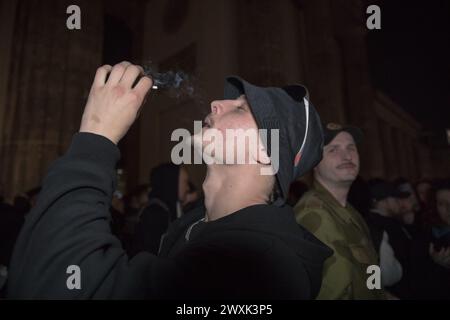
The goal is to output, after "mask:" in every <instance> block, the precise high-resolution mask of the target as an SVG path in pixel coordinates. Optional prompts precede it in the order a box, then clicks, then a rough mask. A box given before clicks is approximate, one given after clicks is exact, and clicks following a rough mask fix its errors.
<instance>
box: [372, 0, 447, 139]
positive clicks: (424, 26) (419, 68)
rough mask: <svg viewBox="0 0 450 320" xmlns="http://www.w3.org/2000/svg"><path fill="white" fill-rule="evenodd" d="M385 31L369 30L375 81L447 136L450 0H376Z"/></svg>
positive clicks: (382, 27)
mask: <svg viewBox="0 0 450 320" xmlns="http://www.w3.org/2000/svg"><path fill="white" fill-rule="evenodd" d="M374 3H376V4H378V5H379V6H380V8H381V30H373V31H370V32H369V38H368V41H369V46H368V48H369V59H370V64H371V74H372V78H373V79H372V81H373V83H374V85H375V86H376V87H377V88H379V89H381V90H382V91H383V92H385V93H386V94H387V95H388V96H390V97H391V98H392V99H393V100H394V101H395V102H396V103H398V104H399V105H400V106H401V107H402V108H403V109H405V110H406V111H408V112H409V113H410V114H411V115H412V116H413V117H414V118H415V119H417V120H418V121H419V122H420V123H421V124H422V125H423V127H424V129H425V130H431V131H433V132H435V133H436V134H438V135H439V137H440V138H443V137H444V132H445V131H444V129H445V128H449V129H450V1H448V0H441V1H439V0H432V1H414V2H413V1H397V0H396V1H392V0H384V1H376V2H374Z"/></svg>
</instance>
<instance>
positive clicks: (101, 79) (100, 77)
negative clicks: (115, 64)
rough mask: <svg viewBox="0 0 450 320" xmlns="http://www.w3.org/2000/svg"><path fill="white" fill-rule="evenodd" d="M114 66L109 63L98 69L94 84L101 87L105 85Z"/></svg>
mask: <svg viewBox="0 0 450 320" xmlns="http://www.w3.org/2000/svg"><path fill="white" fill-rule="evenodd" d="M111 69H112V67H111V66H110V65H109V64H105V65H104V66H101V67H100V68H98V69H97V72H96V73H95V78H94V86H96V87H101V86H104V85H105V82H106V77H107V76H108V73H109V72H111Z"/></svg>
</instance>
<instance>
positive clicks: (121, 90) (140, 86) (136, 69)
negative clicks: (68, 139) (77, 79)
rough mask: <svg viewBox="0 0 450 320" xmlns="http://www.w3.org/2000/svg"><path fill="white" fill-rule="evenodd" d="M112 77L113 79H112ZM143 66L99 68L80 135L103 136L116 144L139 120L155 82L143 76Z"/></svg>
mask: <svg viewBox="0 0 450 320" xmlns="http://www.w3.org/2000/svg"><path fill="white" fill-rule="evenodd" d="M108 74H109V77H108ZM142 75H143V69H142V67H140V66H136V65H133V64H131V63H129V62H126V61H124V62H121V63H119V64H116V65H115V66H114V67H111V66H110V65H104V66H102V67H100V68H98V69H97V73H96V74H95V78H94V82H93V83H92V87H91V91H90V92H89V98H88V101H87V103H86V107H85V109H84V113H83V117H82V120H81V126H80V132H91V133H95V134H99V135H102V136H104V137H106V138H108V139H109V140H111V141H112V142H114V143H115V144H117V143H118V142H119V141H120V139H122V137H123V136H124V135H125V134H126V133H127V131H128V129H129V128H130V127H131V125H132V124H133V122H134V121H135V120H136V117H137V115H138V112H139V109H140V107H141V105H142V103H143V101H144V98H145V96H146V95H147V93H148V92H149V90H150V88H151V87H152V80H151V79H150V78H149V77H146V76H143V77H142V78H140V80H139V81H138V82H137V84H136V85H135V86H134V87H133V84H134V83H135V82H136V79H137V78H138V77H139V76H142Z"/></svg>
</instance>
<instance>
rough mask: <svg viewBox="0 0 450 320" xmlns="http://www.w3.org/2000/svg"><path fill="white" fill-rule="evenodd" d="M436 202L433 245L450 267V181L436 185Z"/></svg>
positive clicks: (443, 181)
mask: <svg viewBox="0 0 450 320" xmlns="http://www.w3.org/2000/svg"><path fill="white" fill-rule="evenodd" d="M434 201H435V202H434V208H435V212H436V216H437V219H436V223H435V225H434V226H433V229H432V235H433V243H434V247H435V248H436V249H437V250H439V251H440V252H441V256H442V257H441V260H442V261H443V262H444V265H450V180H442V181H439V182H437V183H436V187H435V199H434ZM445 261H447V263H445Z"/></svg>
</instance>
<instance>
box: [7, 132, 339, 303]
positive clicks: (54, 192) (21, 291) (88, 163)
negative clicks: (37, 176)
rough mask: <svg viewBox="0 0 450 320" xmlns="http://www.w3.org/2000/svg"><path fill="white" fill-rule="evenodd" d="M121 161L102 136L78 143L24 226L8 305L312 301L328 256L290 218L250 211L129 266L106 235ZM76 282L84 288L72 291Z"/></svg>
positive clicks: (284, 212)
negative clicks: (31, 301) (24, 301)
mask: <svg viewBox="0 0 450 320" xmlns="http://www.w3.org/2000/svg"><path fill="white" fill-rule="evenodd" d="M119 155H120V154H119V150H118V148H117V147H116V146H115V145H114V144H113V143H112V142H111V141H109V140H108V139H106V138H104V137H102V136H99V135H95V134H90V133H77V134H76V135H75V136H74V139H73V141H72V145H71V147H70V148H69V150H68V152H67V153H66V154H65V155H64V156H63V157H62V158H60V159H59V160H57V161H56V162H55V163H54V164H53V165H52V167H51V168H50V170H49V172H48V174H47V176H46V178H45V179H44V181H43V188H42V191H41V193H40V196H39V199H38V202H37V205H36V206H35V207H34V208H33V210H32V211H31V212H30V214H29V215H28V216H27V217H26V221H25V225H24V227H23V228H22V231H21V233H20V235H19V238H18V240H17V243H16V246H15V249H14V253H13V257H12V260H11V264H10V273H9V279H8V292H7V293H8V297H9V298H59V299H61V298H63V299H75V298H77V299H87V298H97V299H98V298H100V299H108V298H116V299H117V298H196V297H224V298H278V299H283V298H291V299H297V298H314V297H315V295H316V293H317V292H318V290H319V288H320V282H321V274H322V264H323V261H324V260H325V259H326V258H327V257H328V256H329V255H330V253H331V252H330V250H329V249H327V248H326V247H325V246H324V245H322V244H321V243H320V242H319V241H317V240H316V239H315V238H313V237H312V236H311V235H310V234H309V233H307V232H306V231H305V230H304V229H302V228H300V227H298V226H297V225H296V224H295V221H294V217H293V215H292V211H291V209H287V208H285V209H278V208H275V207H272V206H255V207H250V208H246V209H243V210H241V211H240V212H237V213H235V214H232V215H230V216H228V217H225V218H223V219H220V220H218V221H215V222H212V223H208V224H205V226H206V227H205V228H204V230H203V231H202V230H197V231H198V233H197V234H196V235H195V237H194V238H193V239H192V241H189V243H188V244H187V245H186V246H184V245H183V242H181V246H180V247H179V248H180V250H178V251H175V248H176V247H175V246H173V245H169V244H170V243H172V244H175V243H177V242H178V243H180V242H179V241H177V240H178V238H179V237H178V236H177V234H178V235H182V234H183V233H182V232H181V233H171V235H169V236H168V237H167V240H169V239H172V237H173V239H174V240H175V241H171V242H167V246H166V245H165V248H163V250H162V252H161V253H162V256H161V257H156V256H155V255H152V254H149V253H145V252H144V253H139V254H137V255H136V256H135V257H133V258H132V259H131V260H130V259H129V258H128V257H127V255H126V254H125V251H124V250H123V248H122V247H121V244H120V241H119V240H118V239H117V238H116V237H114V236H113V235H112V234H111V230H110V226H109V219H110V213H109V207H110V203H111V198H112V193H113V191H114V190H115V165H116V163H117V161H118V159H119ZM187 217H194V215H188V216H187ZM173 227H174V228H175V227H176V226H175V225H174V226H173ZM194 227H195V226H194ZM192 229H194V228H191V232H192ZM180 230H182V228H181V229H180ZM205 231H208V232H205ZM165 252H166V254H164V253H165ZM71 266H76V267H79V271H80V273H78V272H77V271H71V270H74V269H73V267H72V268H71ZM76 267H75V270H77V269H76ZM76 274H79V275H80V282H79V284H80V287H79V288H78V287H75V288H73V286H71V284H74V283H75V284H76V283H77V282H76V281H75V282H74V281H73V280H74V278H73V276H74V275H76ZM68 284H69V285H68ZM257 289H258V290H260V289H261V291H257Z"/></svg>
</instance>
